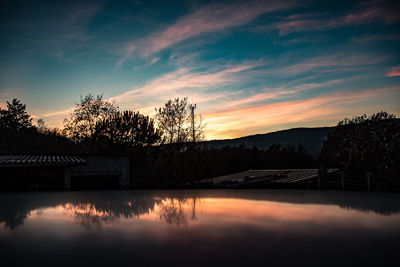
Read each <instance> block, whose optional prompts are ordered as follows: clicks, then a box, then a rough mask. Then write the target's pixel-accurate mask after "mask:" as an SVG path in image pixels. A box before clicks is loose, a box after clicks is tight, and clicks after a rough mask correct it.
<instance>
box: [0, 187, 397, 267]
mask: <svg viewBox="0 0 400 267" xmlns="http://www.w3.org/2000/svg"><path fill="white" fill-rule="evenodd" d="M0 246H1V248H0V254H1V257H0V264H1V265H2V266H14V265H19V266H34V265H40V266H44V265H45V266H60V265H64V266H76V265H84V266H96V265H98V266H119V265H129V266H153V265H162V266H176V265H179V266H211V265H218V266H221V265H224V266H233V265H236V266H249V265H260V266H267V265H272V266H274V265H298V266H302V265H313V266H327V265H331V266H338V265H353V266H354V265H376V266H387V265H393V266H394V265H396V266H399V265H398V264H399V262H398V260H399V257H398V256H399V251H400V195H396V194H387V193H386V194H384V193H368V192H328V191H294V190H292V191H279V190H237V191H222V190H221V191H193V190H188V191H126V192H124V191H116V192H110V191H108V192H54V193H2V194H0ZM4 263H5V264H4Z"/></svg>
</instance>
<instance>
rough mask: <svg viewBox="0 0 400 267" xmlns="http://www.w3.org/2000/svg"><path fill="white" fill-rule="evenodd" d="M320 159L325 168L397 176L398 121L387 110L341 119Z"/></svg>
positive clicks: (399, 165) (399, 163)
mask: <svg viewBox="0 0 400 267" xmlns="http://www.w3.org/2000/svg"><path fill="white" fill-rule="evenodd" d="M320 160H321V162H322V163H323V164H324V165H326V166H327V167H337V168H342V169H345V168H346V169H349V170H350V169H351V170H353V171H355V172H357V171H363V172H365V171H369V172H373V173H380V174H391V175H395V176H399V175H400V169H399V168H400V121H399V120H398V119H395V118H394V115H392V114H388V113H386V112H379V113H376V114H373V115H372V116H370V117H367V116H366V115H363V116H359V117H355V118H353V119H345V120H343V121H340V122H339V123H338V126H337V127H336V130H335V131H334V132H332V133H331V134H329V135H328V139H327V140H326V142H325V143H324V145H323V147H322V150H321V155H320ZM361 175H362V174H361Z"/></svg>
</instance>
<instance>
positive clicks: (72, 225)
mask: <svg viewBox="0 0 400 267" xmlns="http://www.w3.org/2000/svg"><path fill="white" fill-rule="evenodd" d="M399 222H400V214H399V213H396V214H393V215H390V216H387V215H381V214H377V213H374V212H360V211H356V210H346V209H342V208H340V207H338V206H336V205H318V204H292V203H279V202H270V201H259V200H244V199H232V198H200V199H184V200H179V199H173V198H167V199H162V200H161V201H160V202H159V203H157V204H155V206H154V209H153V210H150V211H149V212H148V213H143V214H140V215H138V216H132V217H128V216H123V215H121V214H115V213H113V212H112V211H104V210H98V209H96V206H95V205H93V204H90V203H83V204H78V205H74V204H71V203H67V204H63V205H58V206H56V207H50V208H44V209H39V210H33V211H31V212H30V214H29V215H28V217H27V219H26V221H25V223H24V226H23V227H22V229H21V230H22V231H24V232H25V231H28V232H29V231H33V232H36V230H38V228H40V229H42V228H44V229H46V232H49V231H51V232H54V233H55V234H57V230H58V229H59V228H60V227H61V226H62V227H65V229H64V230H63V232H65V231H72V232H74V231H78V234H79V232H80V231H81V229H80V228H79V227H78V226H84V227H86V228H87V229H89V228H90V227H94V228H98V227H102V228H104V229H107V228H112V229H114V230H118V231H121V232H127V233H131V234H133V233H135V232H137V231H139V232H147V233H149V234H150V233H161V232H163V231H169V229H171V228H176V227H178V228H179V227H182V228H185V229H190V228H192V229H195V230H196V229H202V228H207V229H212V228H218V229H219V228H224V227H235V226H244V227H249V228H257V229H262V230H263V231H264V230H267V231H275V232H292V231H294V232H296V231H305V232H307V231H309V232H310V234H312V232H313V231H315V230H316V229H318V228H324V227H327V228H331V229H336V230H338V229H346V230H348V229H353V228H358V229H360V228H361V229H365V230H372V231H384V232H399V231H400V229H399V228H398V227H399ZM383 226H384V227H383ZM3 231H4V232H7V231H5V230H3ZM4 232H3V234H4ZM40 232H41V231H38V234H40Z"/></svg>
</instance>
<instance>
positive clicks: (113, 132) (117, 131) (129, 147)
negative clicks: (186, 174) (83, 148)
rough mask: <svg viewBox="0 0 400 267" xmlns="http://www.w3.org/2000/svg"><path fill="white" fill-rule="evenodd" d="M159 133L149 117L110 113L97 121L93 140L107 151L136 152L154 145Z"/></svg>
mask: <svg viewBox="0 0 400 267" xmlns="http://www.w3.org/2000/svg"><path fill="white" fill-rule="evenodd" d="M160 139H161V132H160V131H159V130H158V129H156V128H155V126H154V121H153V120H152V119H150V118H149V116H144V115H142V114H140V113H139V112H132V111H128V110H127V111H124V112H119V111H118V112H112V113H110V114H108V115H107V116H105V117H104V118H101V119H99V120H97V122H96V125H95V127H94V132H93V140H95V142H96V143H97V144H98V146H100V145H102V146H103V147H104V148H105V149H108V150H117V151H125V152H127V151H137V149H140V148H144V147H148V146H151V145H153V144H156V143H157V142H159V141H160Z"/></svg>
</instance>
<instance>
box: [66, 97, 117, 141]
mask: <svg viewBox="0 0 400 267" xmlns="http://www.w3.org/2000/svg"><path fill="white" fill-rule="evenodd" d="M117 109H118V107H117V106H116V105H115V104H114V103H111V102H109V101H107V100H104V99H103V95H97V97H94V96H93V95H91V94H88V95H86V96H85V97H81V100H80V103H78V104H76V105H75V109H74V111H73V112H72V114H70V116H69V117H68V118H65V119H64V130H63V133H64V135H65V136H66V137H68V138H70V139H71V140H73V141H74V142H77V143H79V142H86V141H91V142H93V141H94V140H93V139H92V137H93V134H94V133H95V127H96V123H97V122H98V121H99V120H101V119H104V118H106V117H107V116H109V115H110V114H112V113H114V112H116V111H117Z"/></svg>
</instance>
